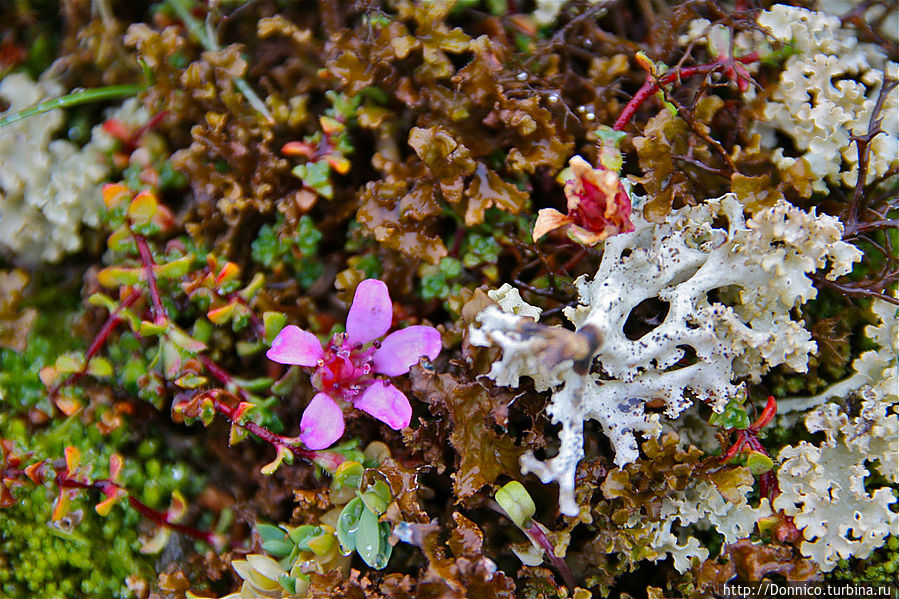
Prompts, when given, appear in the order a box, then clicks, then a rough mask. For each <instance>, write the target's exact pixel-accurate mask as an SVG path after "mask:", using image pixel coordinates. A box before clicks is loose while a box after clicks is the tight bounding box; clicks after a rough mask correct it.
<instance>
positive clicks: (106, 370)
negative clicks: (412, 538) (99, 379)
mask: <svg viewBox="0 0 899 599" xmlns="http://www.w3.org/2000/svg"><path fill="white" fill-rule="evenodd" d="M112 372H113V371H112V364H111V363H110V361H109V360H107V359H106V358H101V357H99V356H96V357H94V358H92V359H91V362H90V364H89V365H88V367H87V373H88V374H90V375H91V376H112Z"/></svg>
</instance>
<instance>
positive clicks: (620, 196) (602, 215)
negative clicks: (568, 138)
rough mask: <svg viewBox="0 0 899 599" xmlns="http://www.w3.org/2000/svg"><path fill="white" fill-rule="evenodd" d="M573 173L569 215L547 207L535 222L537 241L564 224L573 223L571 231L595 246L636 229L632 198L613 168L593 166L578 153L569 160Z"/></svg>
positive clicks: (567, 194)
mask: <svg viewBox="0 0 899 599" xmlns="http://www.w3.org/2000/svg"><path fill="white" fill-rule="evenodd" d="M569 166H570V167H571V174H572V175H574V178H573V179H570V180H569V181H568V182H567V183H565V197H566V198H567V199H568V214H562V213H561V212H559V211H558V210H555V209H554V208H543V209H542V210H540V212H538V213H537V222H535V223H534V233H533V237H534V241H535V242H536V241H537V240H538V239H540V238H541V237H543V236H544V235H546V234H547V233H549V232H550V231H553V230H555V229H558V228H560V227H564V226H566V225H570V226H571V228H570V229H569V231H568V234H569V235H570V236H571V237H573V238H574V239H576V240H577V241H579V242H580V243H582V244H584V245H595V244H597V243H599V242H600V241H602V240H603V239H605V238H606V237H609V236H611V235H617V234H619V233H627V232H629V231H633V230H634V225H633V224H632V223H631V199H630V197H628V195H627V192H626V191H625V190H624V186H623V185H622V184H621V181H620V180H619V179H618V175H616V174H615V173H614V172H613V171H610V170H605V169H602V168H593V167H592V166H590V163H589V162H587V161H586V160H584V159H583V158H581V157H580V156H575V157H574V158H572V159H571V160H570V161H569Z"/></svg>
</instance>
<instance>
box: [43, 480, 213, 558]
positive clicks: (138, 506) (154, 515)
mask: <svg viewBox="0 0 899 599" xmlns="http://www.w3.org/2000/svg"><path fill="white" fill-rule="evenodd" d="M56 485H57V486H58V487H59V488H60V489H93V490H96V491H100V492H101V493H103V494H104V495H107V496H109V495H112V494H113V493H114V492H116V491H122V492H124V493H127V494H128V504H129V505H130V506H131V507H132V508H134V509H135V510H136V511H138V512H140V513H141V514H142V515H143V516H144V517H145V518H146V519H147V520H150V521H152V522H155V523H156V524H158V525H160V526H164V527H166V528H169V529H171V530H174V531H176V532H180V533H182V534H185V535H187V536H189V537H191V538H194V539H198V540H200V541H203V542H205V543H208V544H209V545H211V546H213V547H216V546H218V545H219V543H218V540H217V538H216V535H215V533H212V532H209V531H204V530H200V529H198V528H194V527H193V526H187V525H185V524H178V523H177V522H172V521H171V519H170V518H169V515H168V514H167V513H165V512H160V511H158V510H154V509H153V508H151V507H150V506H148V505H147V504H145V503H143V502H142V501H140V500H138V499H137V498H135V497H134V495H132V494H131V493H128V490H127V489H125V488H124V487H122V486H121V485H119V484H116V483H114V482H113V481H111V480H109V479H103V480H97V481H93V482H81V481H79V480H75V479H73V478H70V477H69V475H68V474H67V473H66V472H65V471H61V472H58V473H57V475H56Z"/></svg>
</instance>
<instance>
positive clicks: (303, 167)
mask: <svg viewBox="0 0 899 599" xmlns="http://www.w3.org/2000/svg"><path fill="white" fill-rule="evenodd" d="M291 172H292V173H293V174H294V175H295V176H297V177H299V178H300V179H302V180H303V185H306V186H307V187H311V188H312V189H314V190H315V191H316V192H317V193H318V194H319V195H321V196H322V197H325V198H327V199H329V200H330V199H331V198H333V197H334V188H333V187H332V186H331V167H330V166H328V161H327V160H319V161H318V162H308V163H306V164H298V165H296V166H295V167H293V170H292V171H291Z"/></svg>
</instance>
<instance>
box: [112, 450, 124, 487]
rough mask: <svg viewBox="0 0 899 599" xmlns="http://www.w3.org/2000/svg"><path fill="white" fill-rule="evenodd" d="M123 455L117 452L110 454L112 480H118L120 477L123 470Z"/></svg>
mask: <svg viewBox="0 0 899 599" xmlns="http://www.w3.org/2000/svg"><path fill="white" fill-rule="evenodd" d="M122 464H123V460H122V456H120V455H119V454H117V453H114V454H112V455H111V456H109V479H110V480H112V481H116V480H117V479H118V477H119V474H120V473H121V472H122Z"/></svg>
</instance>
